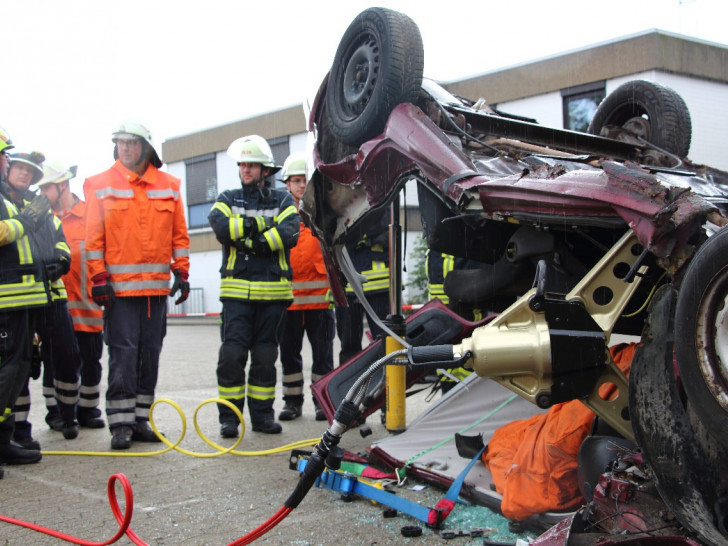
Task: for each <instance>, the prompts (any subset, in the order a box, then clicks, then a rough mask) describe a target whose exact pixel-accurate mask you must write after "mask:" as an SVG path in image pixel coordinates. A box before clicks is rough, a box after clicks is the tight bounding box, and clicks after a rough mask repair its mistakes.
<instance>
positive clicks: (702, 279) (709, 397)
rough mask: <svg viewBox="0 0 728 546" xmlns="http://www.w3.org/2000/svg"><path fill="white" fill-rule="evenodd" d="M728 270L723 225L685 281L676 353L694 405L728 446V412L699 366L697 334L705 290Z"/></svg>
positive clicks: (677, 319) (727, 231)
mask: <svg viewBox="0 0 728 546" xmlns="http://www.w3.org/2000/svg"><path fill="white" fill-rule="evenodd" d="M726 269H728V228H723V229H722V230H721V231H719V232H718V233H716V234H715V235H713V236H712V237H711V238H710V239H708V241H706V242H705V243H704V244H703V245H702V246H701V247H700V248H699V249H698V251H697V252H696V253H695V256H694V257H693V259H692V261H691V262H690V264H689V265H688V269H687V271H686V273H685V277H684V278H683V280H682V282H681V285H680V292H679V294H678V299H677V306H676V310H675V354H676V356H677V364H678V369H679V370H680V376H681V378H682V384H683V387H684V389H685V392H686V393H687V395H688V400H689V401H690V405H691V406H692V408H693V410H694V411H695V412H696V414H697V415H698V416H700V419H701V422H702V423H703V425H704V426H705V427H706V429H708V430H709V431H710V432H711V434H712V435H713V436H714V437H715V438H716V440H717V441H719V442H720V443H721V444H723V445H724V446H725V447H728V434H726V431H728V412H726V411H725V409H724V408H723V407H722V406H721V405H720V404H719V403H718V401H717V400H716V399H715V398H714V397H713V394H712V393H711V392H710V390H709V388H708V385H707V384H706V382H705V379H704V377H703V374H702V372H701V371H700V369H699V365H698V357H697V351H698V348H697V339H696V336H695V330H696V322H697V319H698V317H697V315H698V309H699V307H698V306H699V303H700V301H701V299H702V297H703V294H704V291H705V289H706V288H707V287H708V285H709V283H710V282H711V281H712V280H713V279H714V278H716V276H717V275H722V276H725V275H728V272H726Z"/></svg>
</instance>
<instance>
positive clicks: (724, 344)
mask: <svg viewBox="0 0 728 546" xmlns="http://www.w3.org/2000/svg"><path fill="white" fill-rule="evenodd" d="M695 342H696V344H695V345H696V351H697V353H698V363H699V365H700V371H701V374H702V376H703V378H704V380H705V383H706V385H707V387H708V390H709V391H710V392H711V394H712V395H713V398H715V400H716V401H717V402H718V404H720V406H721V407H722V408H723V409H724V410H725V411H728V270H723V271H722V272H721V273H720V274H719V275H718V276H716V278H714V279H713V282H712V283H711V284H710V286H709V287H708V290H707V291H706V293H705V297H704V298H703V299H702V301H701V303H700V308H699V310H698V321H697V332H696V339H695Z"/></svg>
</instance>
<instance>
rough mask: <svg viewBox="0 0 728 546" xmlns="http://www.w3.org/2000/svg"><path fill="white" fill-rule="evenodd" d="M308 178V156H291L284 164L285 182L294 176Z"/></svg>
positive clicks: (299, 154) (282, 173)
mask: <svg viewBox="0 0 728 546" xmlns="http://www.w3.org/2000/svg"><path fill="white" fill-rule="evenodd" d="M299 174H300V175H303V176H306V155H305V154H303V153H296V154H291V155H289V156H288V157H287V158H286V161H285V162H284V163H283V170H282V171H281V175H283V181H284V182H286V181H287V180H288V179H289V178H290V177H291V176H294V175H299Z"/></svg>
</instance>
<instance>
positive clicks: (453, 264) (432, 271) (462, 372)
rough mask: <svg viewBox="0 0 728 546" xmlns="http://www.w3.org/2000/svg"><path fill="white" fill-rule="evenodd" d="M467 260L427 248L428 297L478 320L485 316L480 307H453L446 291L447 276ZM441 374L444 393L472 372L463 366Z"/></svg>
mask: <svg viewBox="0 0 728 546" xmlns="http://www.w3.org/2000/svg"><path fill="white" fill-rule="evenodd" d="M467 261H468V260H465V259H463V258H456V257H455V256H453V255H452V254H445V253H442V252H438V251H436V250H431V249H427V253H426V257H425V262H426V269H427V296H428V299H433V298H438V299H439V300H440V301H441V302H442V303H443V304H445V305H447V306H448V307H450V308H452V309H453V311H455V312H456V313H458V314H460V315H461V316H463V318H466V319H468V320H470V321H477V320H480V319H482V318H483V316H482V311H481V310H480V309H470V310H469V311H467V312H465V311H463V309H462V308H457V307H456V308H453V306H451V305H450V297H449V296H448V295H447V293H446V292H445V277H447V274H448V273H449V272H450V271H452V270H453V269H455V268H459V269H463V268H465V267H467V265H466V264H467ZM437 373H438V375H439V376H440V389H441V390H442V394H446V393H447V392H449V391H450V390H451V389H452V388H453V387H454V386H455V385H457V384H458V383H459V382H460V381H462V380H463V379H465V378H466V377H467V376H469V375H470V374H471V373H472V372H471V370H468V369H466V368H463V367H462V366H460V367H458V368H450V369H448V370H438V371H437Z"/></svg>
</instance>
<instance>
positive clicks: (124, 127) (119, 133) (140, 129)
mask: <svg viewBox="0 0 728 546" xmlns="http://www.w3.org/2000/svg"><path fill="white" fill-rule="evenodd" d="M124 137H138V138H141V139H143V140H144V141H145V142H146V143H147V144H148V145H149V148H150V150H151V153H150V154H149V161H150V162H151V163H152V165H154V166H155V167H156V168H157V169H159V168H160V167H161V166H162V160H161V159H159V155H158V154H157V150H155V149H154V143H153V142H152V133H151V131H149V129H147V128H146V126H145V125H144V124H143V123H142V122H140V121H137V120H135V119H127V120H124V121H122V122H121V123H119V124H118V125H117V126H116V127H115V128H114V130H113V131H112V132H111V142H113V143H114V145H115V146H114V159H118V158H119V154H118V151H117V149H116V139H117V138H124Z"/></svg>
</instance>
